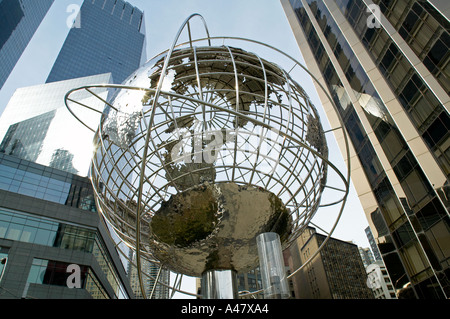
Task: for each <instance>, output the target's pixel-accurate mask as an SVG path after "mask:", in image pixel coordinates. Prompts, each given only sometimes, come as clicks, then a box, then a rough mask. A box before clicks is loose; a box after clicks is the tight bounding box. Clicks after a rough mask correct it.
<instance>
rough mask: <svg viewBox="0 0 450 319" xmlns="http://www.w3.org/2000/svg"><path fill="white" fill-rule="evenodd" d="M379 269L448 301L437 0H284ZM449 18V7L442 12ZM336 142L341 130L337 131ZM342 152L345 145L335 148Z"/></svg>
mask: <svg viewBox="0 0 450 319" xmlns="http://www.w3.org/2000/svg"><path fill="white" fill-rule="evenodd" d="M281 3H282V5H283V8H284V10H285V13H286V16H287V18H288V20H289V23H290V24H291V27H292V30H293V32H294V36H295V38H296V40H297V42H298V44H299V48H300V50H301V52H302V55H303V57H304V60H305V63H306V65H307V67H308V69H309V70H310V71H311V72H312V73H313V74H314V76H315V77H316V78H317V79H318V80H319V81H320V83H321V84H322V85H323V86H324V87H325V89H326V90H327V93H328V95H329V96H331V97H332V99H333V100H334V103H335V104H336V109H335V108H334V107H332V105H331V104H330V102H329V100H328V98H327V97H326V95H325V94H324V93H323V92H322V91H321V89H319V87H317V88H318V94H319V98H320V99H321V102H322V103H323V107H324V111H325V112H326V114H327V117H328V120H329V122H330V125H331V126H332V129H338V128H339V127H340V122H339V120H338V119H341V120H342V121H343V123H344V127H345V129H346V131H347V133H348V135H349V139H350V141H351V142H352V148H351V153H352V158H351V161H352V162H351V165H352V171H351V176H352V180H353V183H354V184H355V189H356V191H357V193H358V196H359V198H360V200H361V204H362V206H363V209H364V211H365V213H366V216H367V219H368V222H369V226H370V228H371V231H372V233H373V235H374V237H375V240H376V242H377V245H378V248H379V250H380V252H381V255H382V257H383V260H384V263H385V265H386V268H387V270H388V272H389V275H390V277H391V279H392V282H393V284H394V286H395V287H394V288H396V289H400V288H402V287H404V286H405V285H409V287H411V288H412V296H414V297H415V298H449V297H450V267H449V266H450V249H449V242H450V218H449V207H450V205H449V200H448V198H449V188H448V187H449V179H448V177H449V174H450V139H449V137H450V117H449V106H450V97H449V95H448V93H449V91H450V82H449V75H450V73H449V67H450V54H449V47H450V37H449V30H450V28H449V20H448V16H447V15H446V12H448V11H446V10H447V8H445V4H444V2H439V1H433V0H430V1H420V0H405V1H388V0H374V1H366V0H328V1H316V0H281ZM447 14H448V13H447ZM335 132H336V138H337V141H338V143H341V144H342V141H343V139H342V132H341V131H340V130H337V131H335ZM342 149H344V148H342Z"/></svg>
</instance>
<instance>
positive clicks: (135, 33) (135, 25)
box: [47, 0, 146, 84]
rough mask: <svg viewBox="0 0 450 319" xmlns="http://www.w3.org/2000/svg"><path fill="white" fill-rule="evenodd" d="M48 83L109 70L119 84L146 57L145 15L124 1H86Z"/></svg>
mask: <svg viewBox="0 0 450 319" xmlns="http://www.w3.org/2000/svg"><path fill="white" fill-rule="evenodd" d="M78 15H79V16H78V18H77V19H75V22H74V26H73V28H71V29H70V31H69V34H68V36H67V38H66V40H65V42H64V44H63V47H62V49H61V51H60V53H59V55H58V57H57V59H56V61H55V64H54V65H53V68H52V70H51V72H50V74H49V76H48V78H47V83H50V82H56V81H62V80H67V79H73V78H79V77H86V76H91V75H96V74H101V73H109V72H111V73H112V76H113V81H114V83H118V84H120V83H122V82H123V81H124V80H125V79H126V78H127V77H128V76H129V75H130V74H131V73H132V72H134V71H135V70H136V69H137V68H138V67H139V66H140V65H141V64H143V62H145V59H146V53H145V52H146V44H145V25H144V14H143V12H142V11H140V10H139V9H138V8H135V7H133V6H132V5H130V4H129V3H128V2H125V1H123V0H85V1H84V3H83V5H82V6H81V9H80V12H79V13H78Z"/></svg>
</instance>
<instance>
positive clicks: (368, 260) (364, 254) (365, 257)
mask: <svg viewBox="0 0 450 319" xmlns="http://www.w3.org/2000/svg"><path fill="white" fill-rule="evenodd" d="M358 250H359V254H360V255H361V260H362V261H363V265H364V267H367V266H369V265H370V264H373V263H374V262H375V258H373V254H372V251H371V250H370V249H369V248H362V247H358Z"/></svg>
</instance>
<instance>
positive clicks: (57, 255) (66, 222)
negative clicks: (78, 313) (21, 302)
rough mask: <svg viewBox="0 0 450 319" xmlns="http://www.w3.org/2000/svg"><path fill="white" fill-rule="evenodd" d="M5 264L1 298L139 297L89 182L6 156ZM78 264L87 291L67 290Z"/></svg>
mask: <svg viewBox="0 0 450 319" xmlns="http://www.w3.org/2000/svg"><path fill="white" fill-rule="evenodd" d="M1 256H4V257H7V263H5V265H3V268H4V272H3V277H2V280H1V282H0V298H44V299H47V298H94V299H97V298H99V299H109V298H114V299H115V298H117V299H122V298H132V297H133V292H132V289H131V287H130V285H129V283H128V279H127V278H126V273H125V269H124V267H123V265H122V263H121V261H120V259H119V256H118V254H117V251H116V250H115V246H114V244H113V241H112V240H111V239H110V238H109V234H108V232H107V230H106V228H105V226H103V224H102V221H101V219H100V218H99V215H98V212H97V209H96V206H95V201H94V194H93V190H92V186H91V184H90V181H89V179H88V178H85V177H80V176H77V175H73V174H70V173H68V172H64V171H61V170H58V169H54V168H50V167H46V166H42V165H39V164H36V163H32V162H29V161H26V160H23V159H19V158H17V157H15V156H9V155H5V154H0V257H1ZM4 257H2V258H4ZM71 264H76V265H78V266H80V284H81V287H80V289H70V287H68V286H67V279H68V276H69V275H70V273H69V272H68V271H67V267H68V266H69V265H71ZM2 271H3V269H2Z"/></svg>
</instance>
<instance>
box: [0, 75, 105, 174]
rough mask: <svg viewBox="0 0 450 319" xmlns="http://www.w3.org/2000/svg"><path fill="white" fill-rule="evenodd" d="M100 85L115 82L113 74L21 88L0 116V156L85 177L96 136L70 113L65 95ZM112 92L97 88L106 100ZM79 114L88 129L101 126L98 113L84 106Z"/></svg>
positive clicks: (97, 103) (85, 97) (90, 100)
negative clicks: (91, 85) (86, 86)
mask: <svg viewBox="0 0 450 319" xmlns="http://www.w3.org/2000/svg"><path fill="white" fill-rule="evenodd" d="M101 83H103V84H108V83H112V77H111V73H106V74H99V75H95V76H87V77H84V78H76V79H70V80H66V81H59V82H54V83H47V84H39V85H35V86H30V87H25V88H20V89H17V90H16V91H15V92H14V95H13V96H12V97H11V99H10V101H9V103H8V105H7V106H6V108H5V110H4V111H3V114H2V116H1V117H0V153H4V154H7V155H14V156H16V157H19V158H22V159H26V160H28V161H32V162H35V163H38V164H41V165H45V166H49V167H52V168H57V169H61V170H64V171H66V172H69V173H73V174H78V175H81V176H87V175H88V172H89V166H90V161H91V158H92V152H93V147H94V146H93V144H92V140H93V138H94V133H93V132H91V131H90V130H88V129H87V128H86V127H84V126H83V125H82V124H81V123H80V122H78V121H77V120H76V119H75V118H74V117H73V116H72V115H71V114H70V112H69V111H68V110H67V108H66V105H65V103H64V96H65V95H66V93H67V92H68V91H69V90H71V89H73V88H76V87H80V86H84V85H90V84H101ZM109 93H110V91H109V90H108V89H104V88H102V89H99V90H96V94H98V95H99V96H100V97H101V98H103V99H107V98H108V96H109ZM78 97H79V101H80V102H82V103H84V104H87V105H90V106H92V107H96V108H97V109H99V110H102V109H103V108H104V106H105V103H104V102H103V101H101V100H99V99H97V98H96V97H94V96H92V95H91V94H89V93H84V94H83V93H80V94H79V96H78ZM72 107H74V106H73V105H72ZM76 111H77V115H78V116H79V117H80V118H82V119H83V120H84V121H85V122H86V123H87V124H88V125H90V127H96V126H97V125H98V123H99V122H100V114H97V113H94V112H91V111H87V110H86V109H84V108H83V107H81V106H78V108H77V109H76Z"/></svg>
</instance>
